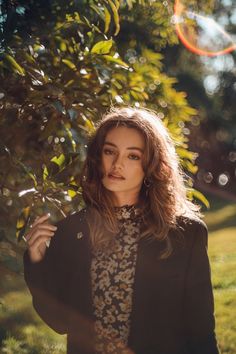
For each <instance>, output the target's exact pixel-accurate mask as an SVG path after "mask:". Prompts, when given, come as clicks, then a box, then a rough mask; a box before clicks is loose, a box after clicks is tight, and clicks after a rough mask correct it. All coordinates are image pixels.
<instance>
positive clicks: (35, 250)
mask: <svg viewBox="0 0 236 354" xmlns="http://www.w3.org/2000/svg"><path fill="white" fill-rule="evenodd" d="M49 217H50V215H49V214H46V215H43V216H41V217H37V218H36V220H35V222H34V223H33V224H32V226H31V229H30V231H29V232H28V234H27V235H26V236H25V239H26V242H27V244H28V251H29V257H30V260H31V262H32V263H37V262H40V261H41V260H42V259H43V257H44V256H45V253H46V248H47V242H48V241H50V240H51V237H53V236H54V233H55V231H56V229H57V227H56V226H54V225H51V224H49V223H48V218H49Z"/></svg>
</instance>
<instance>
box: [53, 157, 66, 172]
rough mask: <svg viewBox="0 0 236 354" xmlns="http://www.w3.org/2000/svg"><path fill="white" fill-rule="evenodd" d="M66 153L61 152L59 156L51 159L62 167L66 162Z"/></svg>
mask: <svg viewBox="0 0 236 354" xmlns="http://www.w3.org/2000/svg"><path fill="white" fill-rule="evenodd" d="M65 160H66V158H65V155H64V154H61V155H60V156H59V157H57V156H54V157H53V158H52V159H51V160H50V161H52V162H54V163H55V164H57V165H58V166H59V168H60V169H61V168H62V166H63V165H64V163H65Z"/></svg>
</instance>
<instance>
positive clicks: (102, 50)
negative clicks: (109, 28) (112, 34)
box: [91, 39, 112, 54]
mask: <svg viewBox="0 0 236 354" xmlns="http://www.w3.org/2000/svg"><path fill="white" fill-rule="evenodd" d="M111 47H112V39H109V40H108V41H100V42H98V43H96V44H95V45H94V46H93V47H92V49H91V53H92V54H108V53H110V49H111Z"/></svg>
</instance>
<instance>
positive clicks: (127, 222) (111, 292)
mask: <svg viewBox="0 0 236 354" xmlns="http://www.w3.org/2000/svg"><path fill="white" fill-rule="evenodd" d="M115 212H116V215H117V219H118V223H119V229H120V232H119V233H118V234H117V235H116V238H115V246H114V248H112V252H110V253H104V252H102V251H96V252H94V255H93V259H92V264H91V278H92V293H93V307H94V315H95V332H96V335H97V339H96V353H99V354H100V353H102V354H106V353H109V354H110V353H112V354H118V353H119V354H128V353H130V351H129V350H128V349H127V347H126V346H127V341H128V336H129V329H130V315H131V308H132V294H133V284H134V275H135V265H136V259H137V247H138V236H139V233H140V224H141V220H140V219H141V218H140V217H139V216H140V209H139V208H138V207H137V206H135V205H133V206H128V205H125V206H122V207H116V208H115Z"/></svg>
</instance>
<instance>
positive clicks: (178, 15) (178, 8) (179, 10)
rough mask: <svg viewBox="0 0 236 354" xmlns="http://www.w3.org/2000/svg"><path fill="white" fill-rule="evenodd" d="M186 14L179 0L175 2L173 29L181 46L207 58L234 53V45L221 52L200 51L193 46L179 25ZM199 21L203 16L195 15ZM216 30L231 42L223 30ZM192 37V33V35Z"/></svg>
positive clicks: (235, 46) (235, 47) (200, 49)
mask: <svg viewBox="0 0 236 354" xmlns="http://www.w3.org/2000/svg"><path fill="white" fill-rule="evenodd" d="M185 12H186V9H185V6H184V5H183V4H182V3H181V1H180V0H175V5H174V17H175V21H174V23H175V29H176V33H177V35H178V37H179V39H180V40H181V42H182V43H183V45H184V46H185V47H186V48H187V49H188V50H190V51H191V52H193V53H195V54H198V55H204V56H208V57H214V56H217V55H223V54H227V53H230V52H232V51H234V50H235V49H236V44H234V43H233V44H232V45H230V46H228V47H227V48H224V49H221V50H216V51H209V50H206V49H202V48H198V47H197V45H195V44H194V41H193V42H191V41H190V40H189V39H188V38H187V36H186V35H185V33H184V31H183V30H182V26H181V23H182V22H183V20H181V19H183V15H184V13H185ZM196 16H198V17H199V18H201V19H204V17H203V16H201V15H196ZM217 27H218V30H219V31H220V32H221V33H222V34H224V36H225V37H227V39H228V40H230V41H232V39H231V38H230V36H229V35H228V34H227V33H225V32H224V31H223V29H220V26H217ZM192 35H193V33H192Z"/></svg>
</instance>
